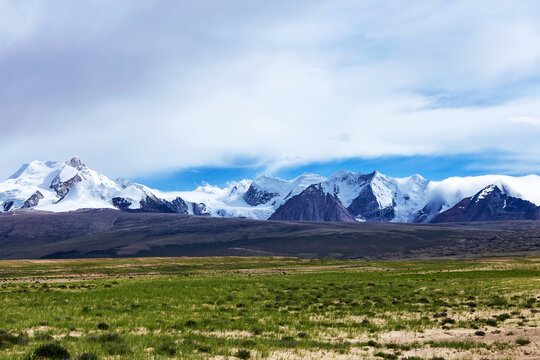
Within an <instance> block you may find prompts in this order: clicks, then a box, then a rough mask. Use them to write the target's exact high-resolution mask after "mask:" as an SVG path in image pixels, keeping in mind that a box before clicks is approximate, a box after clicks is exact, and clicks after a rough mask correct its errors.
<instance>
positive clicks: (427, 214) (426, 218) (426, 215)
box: [411, 202, 442, 224]
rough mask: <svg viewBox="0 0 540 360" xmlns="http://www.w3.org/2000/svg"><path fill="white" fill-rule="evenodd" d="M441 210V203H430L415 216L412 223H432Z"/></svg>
mask: <svg viewBox="0 0 540 360" xmlns="http://www.w3.org/2000/svg"><path fill="white" fill-rule="evenodd" d="M441 209H442V204H441V203H440V202H430V203H428V204H426V206H424V207H423V208H422V209H421V210H419V211H418V212H417V213H416V214H415V215H414V217H413V218H412V220H411V222H413V223H417V224H419V223H427V222H430V221H431V219H432V218H433V217H435V216H436V215H437V214H438V213H439V212H440V211H441Z"/></svg>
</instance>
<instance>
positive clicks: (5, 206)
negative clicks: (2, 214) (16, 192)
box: [2, 200, 13, 211]
mask: <svg viewBox="0 0 540 360" xmlns="http://www.w3.org/2000/svg"><path fill="white" fill-rule="evenodd" d="M2 207H3V209H4V211H9V210H11V208H12V207H13V200H7V201H4V203H3V204H2Z"/></svg>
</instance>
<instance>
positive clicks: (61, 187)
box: [51, 174, 82, 202]
mask: <svg viewBox="0 0 540 360" xmlns="http://www.w3.org/2000/svg"><path fill="white" fill-rule="evenodd" d="M81 181H82V178H81V176H80V175H79V174H77V175H75V176H74V177H72V178H71V179H69V180H67V181H64V182H62V181H61V180H60V177H56V178H55V179H54V180H53V182H52V183H51V189H54V191H56V195H58V200H57V202H58V201H61V200H62V199H63V198H65V197H66V195H67V194H68V192H69V190H71V188H73V187H74V186H75V185H77V184H78V183H80V182H81Z"/></svg>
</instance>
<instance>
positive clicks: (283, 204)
mask: <svg viewBox="0 0 540 360" xmlns="http://www.w3.org/2000/svg"><path fill="white" fill-rule="evenodd" d="M293 199H294V200H293ZM538 205H540V177H539V176H536V175H529V176H523V177H512V176H499V175H485V176H476V177H463V178H460V177H452V178H448V179H445V180H442V181H430V180H427V179H424V178H423V177H422V176H420V175H412V176H409V177H405V178H393V177H389V176H386V175H384V174H381V173H380V172H378V171H373V172H372V173H369V174H365V173H362V172H352V171H348V170H339V171H336V172H335V173H333V174H332V175H331V176H330V177H329V178H325V177H323V176H320V175H317V174H313V173H306V174H302V175H300V176H298V177H296V178H294V179H292V180H283V179H278V178H272V177H269V176H261V177H259V178H257V179H255V180H248V179H245V180H242V181H234V182H229V183H227V184H226V185H225V186H223V187H218V186H212V185H208V184H207V185H204V186H200V187H198V188H197V189H195V190H193V191H176V192H162V191H159V190H154V189H150V188H148V187H146V186H144V185H141V184H136V183H133V182H131V181H129V180H126V179H116V180H111V179H109V178H108V177H106V176H105V175H103V174H100V173H99V172H97V171H94V170H92V169H91V168H89V167H88V166H86V165H85V163H84V162H83V161H82V160H81V159H80V158H79V157H78V156H73V157H72V158H71V159H69V160H68V161H65V162H54V161H46V162H44V161H32V162H30V163H28V164H25V165H23V166H22V167H21V168H20V169H19V170H18V171H17V172H15V173H14V174H13V175H12V176H11V177H9V178H8V179H6V180H5V181H3V182H0V211H14V210H18V209H37V210H44V211H70V210H76V209H80V208H113V209H119V210H123V211H138V212H173V213H182V214H195V215H204V216H216V217H247V218H253V219H268V218H280V219H287V218H288V217H291V218H290V220H293V219H304V220H313V221H319V220H320V221H329V219H330V220H331V221H349V220H350V219H349V217H352V218H354V219H357V220H363V221H385V222H386V221H392V222H430V221H431V220H433V219H434V218H436V217H437V219H436V220H434V221H442V220H441V219H443V220H444V221H454V220H455V219H465V220H463V221H469V220H470V221H476V220H477V219H481V220H487V219H521V218H523V219H531V218H534V216H536V215H533V214H538V210H537V206H538ZM456 206H457V208H456ZM464 209H468V210H467V211H465V210H464ZM450 210H452V211H450ZM443 214H444V215H443ZM317 219H318V220H317ZM467 219H468V220H467Z"/></svg>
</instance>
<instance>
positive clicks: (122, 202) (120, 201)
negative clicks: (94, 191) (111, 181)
mask: <svg viewBox="0 0 540 360" xmlns="http://www.w3.org/2000/svg"><path fill="white" fill-rule="evenodd" d="M112 203H113V206H114V207H115V208H117V209H119V210H124V211H127V210H129V207H130V206H131V201H129V200H128V199H125V198H123V197H113V198H112Z"/></svg>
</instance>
